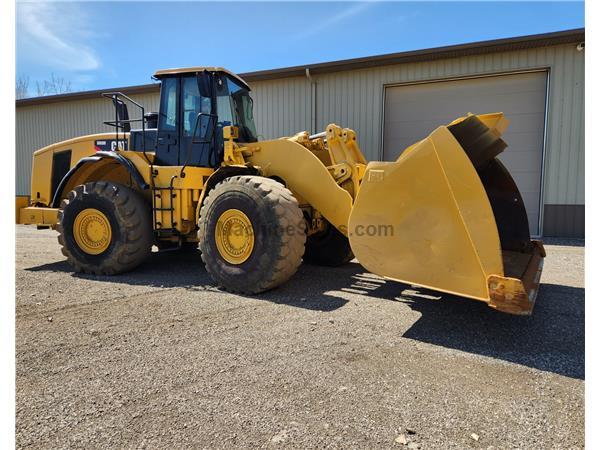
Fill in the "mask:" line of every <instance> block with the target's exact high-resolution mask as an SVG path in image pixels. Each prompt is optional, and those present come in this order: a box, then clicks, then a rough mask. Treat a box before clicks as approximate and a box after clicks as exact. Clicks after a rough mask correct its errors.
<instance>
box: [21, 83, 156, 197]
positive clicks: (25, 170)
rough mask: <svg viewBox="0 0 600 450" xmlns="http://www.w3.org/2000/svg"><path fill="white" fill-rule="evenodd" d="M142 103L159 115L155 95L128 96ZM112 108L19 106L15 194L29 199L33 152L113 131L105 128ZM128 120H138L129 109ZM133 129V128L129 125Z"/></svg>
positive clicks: (103, 103)
mask: <svg viewBox="0 0 600 450" xmlns="http://www.w3.org/2000/svg"><path fill="white" fill-rule="evenodd" d="M131 98H132V99H133V100H135V101H136V102H138V103H141V104H142V105H143V106H144V108H146V112H150V111H158V93H157V94H143V95H133V96H131ZM114 111H115V110H114V108H113V106H112V103H111V101H110V100H108V99H105V98H102V97H100V98H99V99H97V100H79V101H71V102H60V103H49V104H46V105H36V106H21V107H19V108H17V110H16V140H17V154H16V165H17V167H16V193H17V195H29V194H30V186H31V158H32V155H33V152H34V151H36V150H39V149H40V148H43V147H45V146H47V145H50V144H54V143H56V142H60V141H64V140H65V139H70V138H73V137H77V136H84V135H86V134H93V133H103V132H110V131H114V128H111V127H108V126H106V125H104V124H103V123H102V122H104V121H105V120H114V114H115V112H114ZM129 115H130V117H131V118H136V117H139V113H138V112H136V111H135V110H134V108H133V107H129ZM132 126H133V127H134V128H135V124H133V125H132Z"/></svg>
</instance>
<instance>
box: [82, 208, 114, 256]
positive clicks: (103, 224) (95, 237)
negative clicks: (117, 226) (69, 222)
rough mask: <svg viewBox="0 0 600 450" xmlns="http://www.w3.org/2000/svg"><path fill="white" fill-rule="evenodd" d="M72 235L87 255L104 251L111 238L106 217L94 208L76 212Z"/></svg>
mask: <svg viewBox="0 0 600 450" xmlns="http://www.w3.org/2000/svg"><path fill="white" fill-rule="evenodd" d="M73 237H74V238H75V242H76V243H77V245H78V246H79V248H80V249H81V250H83V251H84V252H85V253H87V254H89V255H99V254H100V253H102V252H104V251H106V249H107V248H108V246H109V245H110V241H111V239H112V230H111V228H110V222H109V221H108V218H107V217H106V216H105V215H104V214H103V213H102V212H101V211H98V210H97V209H95V208H87V209H84V210H83V211H81V212H80V213H79V214H77V217H75V222H74V223H73Z"/></svg>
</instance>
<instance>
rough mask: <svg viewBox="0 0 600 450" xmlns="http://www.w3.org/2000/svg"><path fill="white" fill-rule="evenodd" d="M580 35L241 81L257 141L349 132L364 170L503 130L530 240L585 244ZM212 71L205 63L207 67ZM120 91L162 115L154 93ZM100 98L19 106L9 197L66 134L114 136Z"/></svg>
mask: <svg viewBox="0 0 600 450" xmlns="http://www.w3.org/2000/svg"><path fill="white" fill-rule="evenodd" d="M584 39H585V33H584V29H577V30H569V31H562V32H557V33H548V34H543V35H533V36H524V37H517V38H509V39H500V40H494V41H484V42H476V43H471V44H463V45H456V46H449V47H441V48H434V49H427V50H418V51H410V52H403V53H395V54H389V55H382V56H374V57H366V58H357V59H351V60H343V61H334V62H327V63H320V64H309V65H304V66H296V67H288V68H283V69H274V70H265V71H259V72H251V73H246V74H241V76H242V78H244V79H245V80H246V81H247V82H249V84H250V85H251V87H252V89H253V96H254V99H255V111H254V115H255V119H256V122H257V127H258V133H259V134H260V135H261V136H262V137H264V138H274V137H280V136H289V135H291V134H294V133H296V132H298V131H302V130H308V131H311V132H316V131H321V130H323V129H324V128H325V127H326V125H327V124H328V123H331V122H334V123H337V124H338V125H342V126H344V127H349V128H353V129H355V130H356V131H357V133H358V137H359V143H360V146H361V149H362V150H363V152H364V154H365V156H366V157H367V159H369V160H377V159H385V160H392V159H395V158H396V157H397V156H398V155H399V154H400V153H401V152H402V150H403V149H404V148H405V147H406V146H408V145H410V144H412V143H414V142H415V141H418V140H420V139H422V138H423V137H425V136H426V135H427V134H428V133H429V132H430V131H432V130H433V128H435V127H436V126H438V125H440V124H444V123H447V122H449V121H450V120H452V119H454V118H456V117H458V116H461V115H465V114H466V113H468V112H473V113H485V112H495V111H502V112H504V113H505V114H506V115H507V116H508V118H509V119H510V120H511V127H510V129H509V131H508V132H507V133H506V134H505V136H504V137H505V140H506V141H507V143H508V145H509V147H508V148H507V149H506V150H505V151H504V153H503V154H502V156H501V159H502V160H503V162H504V163H505V164H506V165H507V167H508V168H509V170H510V171H511V173H512V174H513V176H514V178H515V180H516V182H517V185H518V187H519V189H520V191H521V193H522V194H523V198H524V201H525V204H526V207H527V212H528V217H529V222H530V228H531V232H532V234H533V235H544V236H563V237H584V236H585V230H584V211H585V207H584V203H585V201H584V194H585V193H584V164H585V148H584V119H585V118H584V61H585V57H584V54H585V50H584ZM207 63H208V62H207ZM111 90H120V91H122V92H124V93H126V94H127V95H130V96H131V97H132V98H134V99H135V100H136V101H138V102H140V103H142V104H143V105H144V106H145V107H146V111H156V110H157V109H158V97H159V92H158V85H156V84H150V85H143V86H134V87H127V88H119V89H111ZM101 92H102V91H89V92H78V93H69V94H62V95H55V96H48V97H37V98H29V99H23V100H17V102H16V107H17V108H16V119H17V120H16V123H17V126H16V141H17V148H16V153H17V154H16V156H17V158H16V161H17V167H16V176H17V180H16V191H17V194H29V184H30V169H31V155H32V153H33V151H35V150H36V149H38V148H41V147H44V146H46V145H48V144H51V143H54V142H57V141H60V140H63V139H68V138H71V137H74V136H78V135H83V134H89V133H94V132H99V131H112V129H110V128H108V127H106V126H104V125H102V122H103V121H104V120H108V119H109V118H111V116H112V115H113V114H114V112H113V111H114V110H113V108H112V105H111V103H110V102H109V101H107V100H106V99H103V98H102V97H101V96H100V93H101Z"/></svg>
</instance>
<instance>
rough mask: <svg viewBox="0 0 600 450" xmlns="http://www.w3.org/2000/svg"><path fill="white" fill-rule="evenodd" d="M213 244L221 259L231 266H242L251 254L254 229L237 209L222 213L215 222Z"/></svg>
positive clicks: (245, 216)
mask: <svg viewBox="0 0 600 450" xmlns="http://www.w3.org/2000/svg"><path fill="white" fill-rule="evenodd" d="M215 242H216V244H217V250H218V251H219V253H220V255H221V257H222V258H223V259H224V260H225V261H227V262H228V263H231V264H242V263H243V262H244V261H246V260H247V259H248V258H249V257H250V255H251V254H252V249H253V248H254V229H253V228H252V222H250V219H249V218H248V216H247V215H246V214H244V213H243V212H242V211H240V210H239V209H228V210H227V211H224V212H223V213H222V214H221V216H220V217H219V219H218V220H217V227H216V229H215Z"/></svg>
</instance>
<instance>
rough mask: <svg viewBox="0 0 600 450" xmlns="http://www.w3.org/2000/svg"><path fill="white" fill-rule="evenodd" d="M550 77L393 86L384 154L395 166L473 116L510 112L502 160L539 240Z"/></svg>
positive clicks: (519, 76)
mask: <svg viewBox="0 0 600 450" xmlns="http://www.w3.org/2000/svg"><path fill="white" fill-rule="evenodd" d="M546 81H547V72H545V71H544V72H528V73H519V74H512V75H500V76H490V77H480V78H468V79H461V80H452V81H439V82H431V83H418V84H409V85H401V86H390V87H388V88H386V90H385V108H384V111H385V113H384V138H383V155H384V159H385V160H389V161H393V160H395V159H396V158H398V156H399V155H400V154H401V152H402V151H403V150H404V149H405V148H406V147H408V146H409V145H411V144H413V143H415V142H417V141H419V140H421V139H423V137H425V136H427V134H429V133H430V132H431V131H432V130H433V129H435V128H436V127H437V126H439V125H440V124H443V123H448V122H450V121H451V120H452V119H454V118H456V117H459V116H462V115H465V114H466V113H468V112H471V111H476V112H495V111H501V112H504V114H505V116H506V117H507V118H508V119H509V120H510V121H511V126H510V127H509V129H508V131H507V132H506V133H505V134H504V135H503V136H502V138H503V139H504V140H505V141H506V143H507V144H508V148H507V149H506V150H505V151H504V152H503V153H502V154H501V155H500V160H501V161H502V162H503V163H504V164H505V165H506V167H507V168H508V170H509V171H510V173H511V174H512V176H513V178H514V180H515V182H516V183H517V186H518V187H519V191H520V192H521V195H522V196H523V201H524V202H525V208H526V209H527V216H528V220H529V228H530V231H531V233H532V234H533V235H539V234H540V232H539V226H538V225H539V218H540V207H541V197H540V194H541V192H540V190H541V178H542V156H543V149H544V123H545V109H546Z"/></svg>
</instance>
